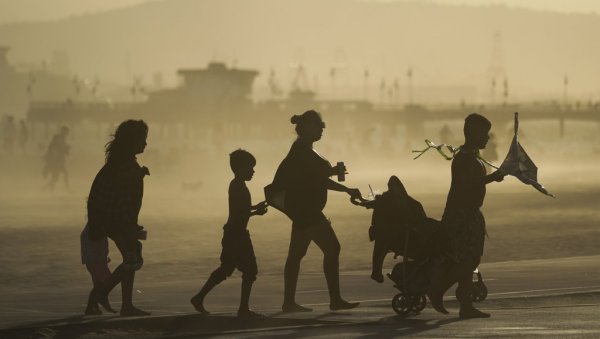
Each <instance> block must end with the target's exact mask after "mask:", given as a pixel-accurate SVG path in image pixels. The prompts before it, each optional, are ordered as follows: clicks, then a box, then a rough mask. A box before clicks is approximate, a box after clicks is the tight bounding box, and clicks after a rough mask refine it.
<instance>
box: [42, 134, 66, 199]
mask: <svg viewBox="0 0 600 339" xmlns="http://www.w3.org/2000/svg"><path fill="white" fill-rule="evenodd" d="M68 135H69V128H68V127H67V126H62V127H61V128H60V131H59V132H58V133H57V134H55V135H54V137H52V140H51V141H50V144H49V145H48V150H47V151H46V154H44V162H45V164H44V170H43V172H42V174H43V176H44V178H46V177H48V176H50V179H49V181H48V183H47V184H46V189H48V190H50V191H52V190H54V186H55V185H56V182H57V181H58V177H59V176H60V175H61V174H62V175H63V178H64V180H65V186H66V187H67V189H68V188H69V173H68V172H67V167H66V162H67V155H69V149H70V146H69V145H68V144H67V136H68Z"/></svg>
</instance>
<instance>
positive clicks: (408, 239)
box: [360, 176, 443, 283]
mask: <svg viewBox="0 0 600 339" xmlns="http://www.w3.org/2000/svg"><path fill="white" fill-rule="evenodd" d="M360 205H362V206H364V207H366V208H367V209H373V217H372V220H371V227H370V228H369V240H371V241H374V246H373V261H372V273H371V279H373V280H375V281H377V282H379V283H382V282H383V280H384V279H383V273H382V267H383V261H384V259H385V257H386V255H387V254H388V253H390V252H393V253H394V254H395V255H396V256H397V255H402V256H404V255H406V256H407V257H409V258H411V259H425V258H434V257H438V256H440V255H441V254H442V252H443V247H442V244H443V239H442V238H441V233H440V227H439V221H437V220H434V219H431V218H428V217H427V215H426V214H425V210H424V209H423V205H421V203H420V202H419V201H417V200H415V199H414V198H412V197H411V196H410V195H408V192H407V191H406V188H404V185H403V184H402V182H401V181H400V179H398V177H396V176H391V177H390V179H389V181H388V190H387V191H386V192H384V193H383V194H381V195H377V196H375V199H374V200H372V201H369V202H365V203H361V204H360ZM428 266H431V267H432V268H433V265H428Z"/></svg>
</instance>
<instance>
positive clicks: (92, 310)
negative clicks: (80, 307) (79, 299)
mask: <svg viewBox="0 0 600 339" xmlns="http://www.w3.org/2000/svg"><path fill="white" fill-rule="evenodd" d="M84 314H85V315H102V311H101V310H100V307H98V305H88V307H86V308H85V312H84Z"/></svg>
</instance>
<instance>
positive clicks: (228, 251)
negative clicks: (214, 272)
mask: <svg viewBox="0 0 600 339" xmlns="http://www.w3.org/2000/svg"><path fill="white" fill-rule="evenodd" d="M221 245H223V249H222V250H221V266H224V267H225V268H227V271H228V272H227V273H228V275H230V274H231V273H230V272H233V270H234V269H236V268H237V269H238V270H239V271H240V272H242V273H243V274H244V275H250V276H256V274H257V271H258V268H257V264H256V256H255V254H254V247H253V246H252V240H251V239H250V233H249V232H248V231H247V230H243V231H225V232H224V234H223V240H221Z"/></svg>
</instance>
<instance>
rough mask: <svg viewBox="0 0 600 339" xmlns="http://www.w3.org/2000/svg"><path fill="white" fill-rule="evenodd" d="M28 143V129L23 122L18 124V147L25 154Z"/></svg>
mask: <svg viewBox="0 0 600 339" xmlns="http://www.w3.org/2000/svg"><path fill="white" fill-rule="evenodd" d="M28 141H29V128H28V127H27V123H26V122H25V120H21V121H20V122H19V147H20V148H21V151H23V153H25V152H26V151H27V142H28Z"/></svg>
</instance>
